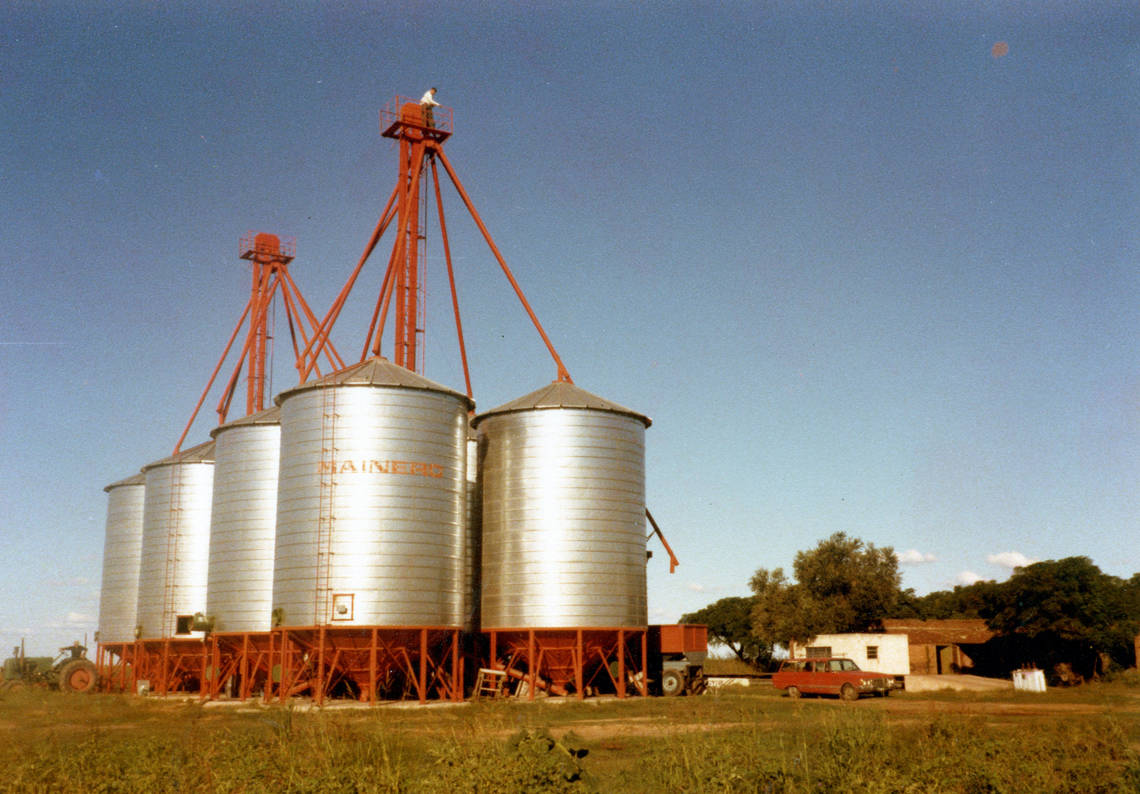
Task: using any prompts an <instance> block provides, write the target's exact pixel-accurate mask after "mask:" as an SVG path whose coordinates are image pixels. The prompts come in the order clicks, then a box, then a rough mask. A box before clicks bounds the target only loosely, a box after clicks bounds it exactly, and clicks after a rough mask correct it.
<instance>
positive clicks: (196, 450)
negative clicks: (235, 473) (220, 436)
mask: <svg viewBox="0 0 1140 794" xmlns="http://www.w3.org/2000/svg"><path fill="white" fill-rule="evenodd" d="M213 462H214V442H213V441H205V442H203V443H201V444H199V445H198V446H196V447H190V449H184V450H182V451H181V452H176V453H175V454H173V455H170V456H169V457H165V458H162V459H161V460H156V461H154V462H153V463H148V464H146V465H145V466H143V467H142V469H140V471H143V472H146V471H148V470H149V469H157V468H158V467H159V466H173V465H175V464H178V463H213Z"/></svg>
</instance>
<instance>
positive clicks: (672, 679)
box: [661, 670, 685, 697]
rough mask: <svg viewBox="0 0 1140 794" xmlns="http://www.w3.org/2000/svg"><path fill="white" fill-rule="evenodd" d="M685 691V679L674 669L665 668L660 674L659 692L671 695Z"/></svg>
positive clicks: (667, 695)
mask: <svg viewBox="0 0 1140 794" xmlns="http://www.w3.org/2000/svg"><path fill="white" fill-rule="evenodd" d="M684 691H685V679H684V677H682V675H681V674H680V673H679V672H677V671H676V670H666V671H665V672H664V673H663V674H662V675H661V693H662V694H663V695H665V696H666V697H673V696H675V695H679V694H681V693H682V692H684Z"/></svg>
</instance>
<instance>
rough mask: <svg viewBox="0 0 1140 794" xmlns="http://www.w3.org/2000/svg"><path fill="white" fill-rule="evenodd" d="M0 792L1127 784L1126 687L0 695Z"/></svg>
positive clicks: (1137, 728)
mask: <svg viewBox="0 0 1140 794" xmlns="http://www.w3.org/2000/svg"><path fill="white" fill-rule="evenodd" d="M0 740H2V744H0V791H19V792H35V791H122V792H136V791H137V792H165V791H180V792H197V791H203V792H214V791H218V792H262V791H265V792H277V791H288V792H337V791H345V792H350V791H378V792H388V791H393V792H395V791H400V792H403V791H406V792H421V791H423V792H437V791H439V792H451V791H456V792H462V791H469V792H499V791H503V792H529V791H605V792H611V791H613V792H663V791H678V792H705V791H764V792H844V791H849V792H888V791H889V792H896V791H897V792H930V791H946V792H985V791H994V792H1005V791H1008V792H1050V791H1071V792H1091V791H1140V681H1138V680H1137V679H1136V678H1135V677H1132V678H1126V679H1122V680H1119V681H1117V682H1115V683H1111V684H1096V685H1090V686H1086V687H1083V688H1080V689H1074V690H1050V691H1049V692H1048V693H1046V694H1043V695H1041V694H1037V695H1034V694H1025V693H1014V692H1012V691H1008V692H1007V691H1002V692H998V693H994V694H984V695H982V694H972V695H965V694H933V695H932V694H922V695H918V694H906V693H903V694H899V695H892V696H891V697H890V698H886V699H870V700H868V699H864V700H862V701H859V702H857V703H841V702H839V701H837V700H829V699H803V700H800V701H791V700H789V699H788V698H785V697H781V696H780V693H778V692H776V691H774V690H772V689H771V688H766V687H757V688H749V689H736V690H731V691H722V692H719V693H709V694H706V695H704V696H701V697H698V698H672V699H664V698H651V699H632V698H631V699H629V700H626V701H617V700H610V699H607V700H595V701H586V702H584V703H578V702H576V701H558V702H555V701H545V702H543V701H538V702H535V703H526V702H513V701H505V702H482V703H476V704H459V705H450V704H436V705H429V706H427V707H419V706H411V707H406V706H403V705H395V704H394V705H385V706H380V707H377V708H372V709H366V708H354V707H345V706H334V707H328V708H325V709H323V710H321V709H311V708H309V707H308V706H307V704H298V705H296V706H293V707H286V706H273V707H263V706H260V705H254V704H234V703H229V704H210V705H203V704H201V703H199V702H197V701H196V700H190V699H173V698H171V699H166V700H163V699H159V698H147V699H139V698H125V697H118V696H105V695H97V696H79V695H63V694H59V693H53V692H48V691H44V690H25V691H20V692H14V693H8V694H5V695H0Z"/></svg>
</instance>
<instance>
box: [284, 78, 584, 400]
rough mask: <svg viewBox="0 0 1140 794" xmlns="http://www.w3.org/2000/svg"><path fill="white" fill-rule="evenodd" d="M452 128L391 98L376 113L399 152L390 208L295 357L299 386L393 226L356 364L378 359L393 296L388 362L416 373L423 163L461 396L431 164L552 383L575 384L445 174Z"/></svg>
mask: <svg viewBox="0 0 1140 794" xmlns="http://www.w3.org/2000/svg"><path fill="white" fill-rule="evenodd" d="M451 126H452V125H451V109H450V108H445V107H437V108H435V113H434V120H433V122H432V124H431V125H428V123H427V122H426V121H425V119H424V115H423V112H422V109H421V108H420V106H419V104H417V103H416V102H413V101H411V100H409V99H407V98H405V97H396V99H394V100H393V101H392V102H390V103H389V104H388V106H387V107H386V108H385V109H384V110H383V111H381V129H382V133H381V134H382V135H383V136H384V137H386V138H392V139H395V140H396V141H398V142H399V145H400V154H399V174H398V181H397V183H396V188H395V190H393V191H392V195H391V197H390V198H389V199H388V203H387V204H386V205H385V207H384V210H383V211H382V212H381V214H380V220H379V221H378V223H377V224H376V228H375V230H374V231H373V233H372V236H371V237H370V238H369V240H368V243H367V245H366V246H365V250H364V253H363V255H362V256H361V258H360V260H359V262H358V263H357V265H356V268H355V269H354V270H353V272H352V274H351V275H350V276H349V278H348V281H347V282H345V285H344V287H343V288H342V289H341V291H340V293H339V294H338V295H337V298H336V300H335V301H334V302H333V305H332V306H331V307H330V308H329V311H328V313H327V314H326V315H325V317H324V319H323V320H322V321H321V323H320V325H319V327H318V328H317V331H316V333H315V335H314V337H313V339H312V340H310V341H309V343H308V344H307V345H306V346H305V348H304V350H302V351H301V357H302V358H303V362H304V366H303V369H302V380H304V379H305V378H307V377H308V375H309V373H311V372H312V371H313V369H314V367H315V366H316V362H317V359H318V358H319V356H320V355H321V352H322V350H323V348H324V346H325V345H326V344H327V342H328V339H329V334H330V332H331V330H332V327H333V325H334V324H335V323H336V320H337V318H338V317H339V316H340V312H341V310H342V309H343V307H344V304H345V301H346V300H347V298H348V296H349V293H351V291H352V289H353V286H354V285H355V284H356V280H357V278H358V276H359V275H360V271H361V269H362V268H363V266H364V263H365V261H367V259H368V257H369V256H370V255H371V254H372V252H373V250H374V249H375V248H376V245H377V243H378V242H379V240H380V238H381V237H382V236H383V234H384V232H385V230H386V229H387V228H388V226H389V225H390V224H391V222H392V221H393V220H394V219H395V220H396V221H397V227H398V228H397V231H396V239H395V243H394V245H393V248H392V254H391V256H390V258H389V260H388V268H387V270H386V271H385V274H384V280H383V282H382V285H381V288H380V295H379V296H378V298H377V301H376V306H375V309H374V311H373V314H372V323H371V325H370V327H369V329H368V336H367V337H366V339H365V344H364V350H363V351H362V353H361V360H364V358H366V357H367V355H368V351H369V350H371V352H372V354H373V355H380V354H381V342H382V339H383V333H384V327H385V325H386V322H387V315H388V308H389V305H390V302H391V300H392V298H393V296H394V297H395V301H396V307H395V319H394V326H395V337H396V339H395V342H394V347H395V353H394V356H393V360H394V361H395V363H397V364H399V365H400V366H403V367H405V368H407V369H410V370H413V371H415V372H421V373H422V362H421V358H420V356H419V355H418V351H419V346H418V339H419V336H420V335H422V334H423V330H424V329H423V327H422V322H421V308H420V306H421V304H420V296H421V294H422V284H423V277H422V272H421V270H422V264H423V263H422V262H421V261H420V253H421V246H420V243H421V241H422V240H423V239H424V222H423V220H422V219H421V206H422V207H424V208H426V206H427V202H426V191H425V190H424V187H423V180H424V178H425V177H426V174H427V173H428V172H429V169H427V168H425V163H430V165H431V168H430V174H431V178H432V183H433V187H434V194H435V198H436V208H437V212H438V213H439V225H440V233H441V234H442V237H443V250H444V255H445V257H446V259H447V270H448V283H449V288H450V290H451V298H452V308H453V310H454V313H455V325H456V335H457V337H458V339H459V350H460V358H461V359H462V364H463V373H464V380H465V382H466V384H467V395H468V396H469V397H470V396H471V378H470V373H469V370H468V366H467V352H466V347H465V343H464V340H463V324H462V321H461V320H460V316H459V300H458V297H457V293H456V289H455V279H454V274H453V271H452V262H451V248H450V243H449V240H448V233H447V223H446V220H445V218H444V215H443V203H442V200H441V197H440V190H439V174H438V171H437V169H436V162H437V161H438V162H440V163H442V164H443V167H444V170H445V171H446V172H447V175H448V177H449V178H450V179H451V182H452V184H453V185H454V187H455V189H456V192H457V193H458V194H459V196H460V198H461V199H462V201H463V204H464V206H465V207H466V208H467V211H468V212H469V213H470V215H471V217H472V219H473V220H474V221H475V224H476V226H478V227H479V231H480V233H481V234H482V235H483V239H484V240H485V241H486V243H487V245H488V247H489V248H490V249H491V252H492V253H493V254H494V256H495V259H496V261H497V262H498V263H499V267H500V268H501V269H502V271H503V273H504V274H505V275H506V277H507V280H508V281H509V282H510V284H511V287H512V288H513V289H514V291H515V295H516V296H517V297H518V299H519V301H520V303H521V304H522V306H523V308H524V309H525V310H526V313H527V315H528V316H529V317H530V320H531V322H532V323H533V325H534V327H535V329H536V330H537V331H538V334H539V336H541V338H542V340H543V342H544V343H545V345H546V348H547V350H548V351H549V353H550V355H551V357H552V358H553V359H554V362H555V365H556V367H557V377H558V380H560V381H564V382H567V383H572V382H573V380H572V379H571V377H570V373H569V372H568V371H567V370H566V367H565V365H564V364H563V363H562V359H561V358H560V357H559V355H558V352H557V351H556V350H555V349H554V345H553V344H552V343H551V341H550V338H549V337H548V336H547V334H546V331H545V330H544V329H543V327H542V324H541V323H540V322H539V321H538V317H537V316H536V315H535V313H534V310H533V309H532V308H531V306H530V303H529V302H528V301H527V299H526V296H525V295H524V294H523V292H522V288H521V287H520V286H519V284H518V281H517V280H516V279H515V277H514V274H513V273H511V270H510V268H509V267H507V263H506V262H505V261H504V259H503V256H502V254H501V253H500V252H499V249H498V247H497V246H496V245H495V242H494V240H492V239H491V235H490V233H489V232H488V231H487V227H486V225H484V223H483V220H482V219H481V218H480V217H479V213H478V212H477V211H476V210H475V206H474V204H473V203H472V202H471V199H470V197H469V196H468V195H467V191H466V190H465V189H464V187H463V184H462V183H461V182H460V181H459V177H458V176H457V175H456V174H455V170H454V169H453V168H452V167H451V163H450V162H449V161H448V159H447V155H445V154H444V151H443V142H444V141H446V140H447V138H449V137H450V136H451Z"/></svg>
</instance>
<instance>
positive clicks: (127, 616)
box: [99, 473, 146, 643]
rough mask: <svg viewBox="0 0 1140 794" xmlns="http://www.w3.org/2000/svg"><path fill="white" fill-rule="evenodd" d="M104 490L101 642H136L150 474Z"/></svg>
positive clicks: (140, 475) (113, 484) (138, 475)
mask: <svg viewBox="0 0 1140 794" xmlns="http://www.w3.org/2000/svg"><path fill="white" fill-rule="evenodd" d="M103 490H104V491H106V492H107V529H106V535H105V537H104V541H103V586H102V588H101V589H100V591H99V642H103V643H121V642H132V641H133V640H134V639H135V626H137V625H138V620H137V615H138V600H139V560H140V559H141V554H142V535H143V503H144V500H145V495H146V477H145V476H144V475H143V474H141V473H140V474H136V475H135V476H134V477H128V478H127V479H125V480H120V481H119V482H116V483H111V484H110V485H108V486H107V487H106V488H104V489H103Z"/></svg>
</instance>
